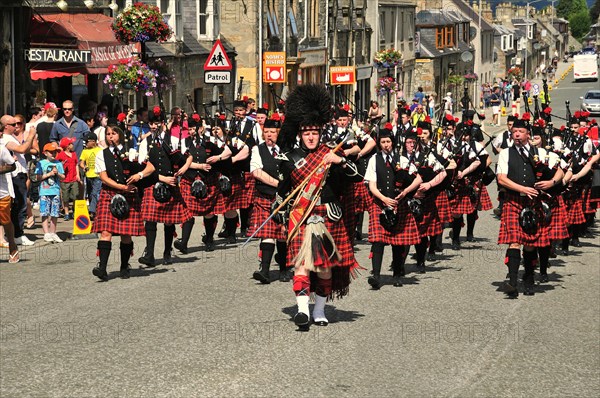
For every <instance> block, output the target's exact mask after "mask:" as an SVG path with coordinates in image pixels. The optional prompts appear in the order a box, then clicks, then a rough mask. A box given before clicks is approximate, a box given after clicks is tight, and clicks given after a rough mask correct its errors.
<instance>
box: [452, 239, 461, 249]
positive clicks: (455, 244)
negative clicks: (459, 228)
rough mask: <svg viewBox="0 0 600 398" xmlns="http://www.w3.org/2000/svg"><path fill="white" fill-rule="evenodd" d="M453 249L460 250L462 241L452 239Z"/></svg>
mask: <svg viewBox="0 0 600 398" xmlns="http://www.w3.org/2000/svg"><path fill="white" fill-rule="evenodd" d="M452 250H460V242H459V241H457V240H453V241H452Z"/></svg>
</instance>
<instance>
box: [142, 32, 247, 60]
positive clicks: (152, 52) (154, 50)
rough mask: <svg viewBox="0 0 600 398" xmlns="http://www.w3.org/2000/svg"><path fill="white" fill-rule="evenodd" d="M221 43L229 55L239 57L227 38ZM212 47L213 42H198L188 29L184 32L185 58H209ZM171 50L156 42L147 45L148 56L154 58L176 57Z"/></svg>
mask: <svg viewBox="0 0 600 398" xmlns="http://www.w3.org/2000/svg"><path fill="white" fill-rule="evenodd" d="M221 43H222V44H223V47H224V48H225V51H226V52H227V55H233V56H235V55H237V53H236V52H235V49H234V47H233V46H232V45H231V43H229V41H228V40H227V39H226V38H223V37H221ZM212 46H213V42H212V40H207V41H202V42H199V41H198V40H196V38H195V37H194V35H193V34H192V33H191V32H190V31H189V30H187V29H184V30H183V55H184V56H190V55H206V56H208V54H210V50H211V49H212ZM169 48H170V47H169V46H166V45H163V44H160V43H154V42H147V43H146V50H147V53H148V56H149V57H152V58H161V57H174V56H175V53H173V52H172V51H170V49H169Z"/></svg>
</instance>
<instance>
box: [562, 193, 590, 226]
mask: <svg viewBox="0 0 600 398" xmlns="http://www.w3.org/2000/svg"><path fill="white" fill-rule="evenodd" d="M565 206H566V212H567V223H568V224H569V225H577V224H583V223H584V222H585V214H584V213H583V198H582V197H581V195H578V196H577V197H574V198H568V199H565Z"/></svg>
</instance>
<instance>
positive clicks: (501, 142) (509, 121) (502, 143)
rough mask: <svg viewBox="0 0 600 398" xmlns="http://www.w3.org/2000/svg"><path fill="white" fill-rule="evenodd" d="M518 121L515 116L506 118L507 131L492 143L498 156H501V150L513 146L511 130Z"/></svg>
mask: <svg viewBox="0 0 600 398" xmlns="http://www.w3.org/2000/svg"><path fill="white" fill-rule="evenodd" d="M516 119H518V118H517V117H516V116H515V115H508V117H507V118H506V130H504V132H502V133H501V134H498V135H497V136H496V138H494V141H492V149H493V150H494V153H495V154H496V155H497V154H499V153H500V151H501V150H503V149H506V148H508V147H510V146H512V144H513V140H512V136H511V130H512V126H513V123H514V122H515V120H516Z"/></svg>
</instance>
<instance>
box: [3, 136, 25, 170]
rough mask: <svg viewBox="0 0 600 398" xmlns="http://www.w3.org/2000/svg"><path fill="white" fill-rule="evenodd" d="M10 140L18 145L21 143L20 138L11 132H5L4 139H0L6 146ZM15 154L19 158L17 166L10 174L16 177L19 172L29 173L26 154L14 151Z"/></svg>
mask: <svg viewBox="0 0 600 398" xmlns="http://www.w3.org/2000/svg"><path fill="white" fill-rule="evenodd" d="M9 142H12V143H14V144H16V145H21V143H20V142H19V140H17V139H16V138H15V137H14V136H12V135H10V134H4V136H3V137H2V140H0V144H3V145H4V146H6V145H8V143H9ZM6 149H8V148H6ZM13 155H14V156H15V157H16V158H17V168H16V169H15V171H13V172H12V173H11V174H10V175H11V176H13V177H16V176H17V174H19V173H27V159H25V155H24V154H22V153H16V152H13Z"/></svg>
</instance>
